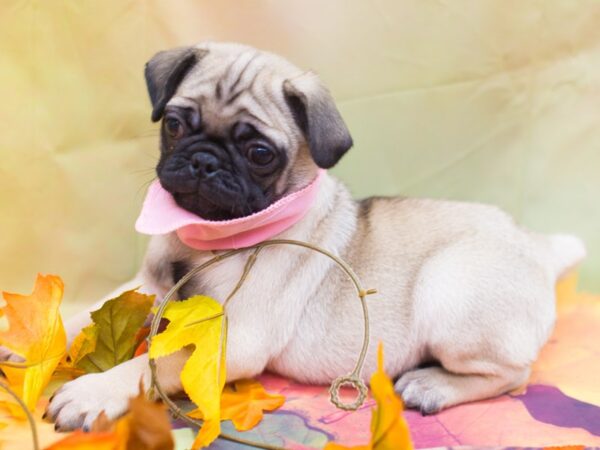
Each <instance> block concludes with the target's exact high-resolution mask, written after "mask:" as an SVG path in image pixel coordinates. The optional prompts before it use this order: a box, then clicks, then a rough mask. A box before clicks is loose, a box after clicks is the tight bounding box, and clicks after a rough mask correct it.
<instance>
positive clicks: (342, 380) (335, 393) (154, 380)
mask: <svg viewBox="0 0 600 450" xmlns="http://www.w3.org/2000/svg"><path fill="white" fill-rule="evenodd" d="M276 245H295V246H298V247H304V248H307V249H309V250H313V251H316V252H318V253H320V254H322V255H324V256H327V257H328V258H329V259H331V260H332V261H334V262H335V263H336V264H337V265H338V266H339V267H340V268H341V269H342V270H343V271H344V272H345V273H346V275H348V278H349V279H350V281H351V282H352V284H353V285H354V287H355V288H356V293H357V296H358V298H359V300H360V302H361V306H362V312H363V318H364V333H363V343H362V347H361V351H360V354H359V357H358V359H357V361H356V365H355V366H354V369H353V370H352V372H351V373H349V374H348V375H343V376H341V377H338V378H336V379H335V380H334V381H333V382H332V384H331V386H330V388H329V393H330V401H331V402H332V403H333V404H334V405H335V406H336V407H338V408H340V409H343V410H345V411H354V410H356V409H358V408H359V407H360V406H361V405H362V404H363V403H364V401H365V399H366V396H367V387H366V385H365V383H364V382H363V381H362V379H361V372H362V368H363V365H364V361H365V357H366V355H367V350H368V348H369V311H368V308H367V302H366V296H367V295H371V294H375V293H376V292H377V291H376V290H375V289H367V290H365V289H363V287H362V285H361V283H360V280H359V279H358V277H357V275H356V274H355V273H354V271H353V270H352V268H351V267H350V266H349V265H348V264H347V263H346V262H345V261H344V260H342V259H341V258H339V257H338V256H336V255H334V254H332V253H331V252H329V251H327V250H325V249H322V248H320V247H318V246H316V245H313V244H310V243H308V242H303V241H297V240H292V239H273V240H269V241H264V242H261V243H260V244H257V245H254V246H252V247H247V248H241V249H236V250H228V251H226V252H225V253H221V254H219V255H216V256H215V257H214V258H211V259H210V260H208V261H206V262H204V263H203V264H200V265H199V266H196V267H194V268H193V269H192V270H190V271H189V272H188V273H186V274H185V275H184V276H183V277H182V278H181V279H180V280H179V281H178V282H177V283H175V285H174V286H173V287H172V288H171V289H170V290H169V291H168V292H167V294H166V295H165V296H164V298H163V299H162V301H161V302H160V304H159V306H158V308H157V310H156V313H155V315H154V317H153V319H152V323H151V325H150V333H149V334H148V338H147V339H148V345H150V343H151V341H152V338H153V337H154V336H155V335H156V334H157V333H158V328H159V324H160V320H161V318H162V317H163V314H164V311H165V309H166V307H167V304H168V303H169V301H171V299H172V298H173V296H174V295H175V293H176V292H177V291H178V290H179V288H181V287H182V286H183V285H184V284H185V283H187V282H188V281H189V280H190V279H191V278H193V277H194V276H196V275H197V274H198V273H200V272H201V271H203V270H205V269H207V268H208V267H210V266H212V265H213V264H216V263H217V262H220V261H223V260H225V259H227V258H230V257H232V256H235V255H237V254H239V253H242V252H246V251H249V250H254V252H253V253H251V254H250V256H249V257H248V260H247V262H246V266H245V267H244V272H243V273H242V276H241V277H240V280H239V282H238V283H237V285H236V286H235V287H234V289H233V290H232V292H231V293H230V294H229V296H228V297H227V300H226V301H225V303H224V306H225V305H226V303H227V302H228V301H229V300H230V299H231V298H232V297H233V296H234V295H235V294H236V293H237V291H238V289H239V288H240V287H241V285H242V284H243V282H244V280H245V278H246V275H247V274H248V272H249V271H250V269H251V268H252V266H253V265H254V262H255V260H256V258H257V256H258V254H259V252H260V251H261V250H262V249H263V248H266V247H272V246H276ZM224 309H225V308H224ZM226 317H227V316H226V311H225V318H226ZM149 365H150V373H151V392H153V391H156V393H157V394H158V396H159V397H160V398H161V399H162V400H163V401H164V403H165V404H166V405H167V406H168V407H169V409H170V411H171V413H172V414H173V415H174V416H175V417H177V418H180V419H182V420H183V421H185V422H186V423H188V424H189V425H192V426H194V427H200V426H202V421H199V420H196V419H193V418H191V417H189V416H187V415H186V414H185V413H184V412H183V411H181V409H180V408H179V407H178V406H177V405H176V404H175V402H173V401H172V400H171V399H170V398H169V396H168V395H167V394H166V393H165V392H164V391H163V389H162V388H161V386H160V384H159V383H158V377H157V368H156V361H155V360H154V359H150V360H149ZM348 384H349V385H351V386H353V387H354V388H355V389H356V390H357V391H358V396H357V398H356V399H355V401H354V402H351V403H344V402H342V401H341V400H340V398H339V390H340V388H341V387H342V386H343V385H348ZM220 437H221V438H223V439H227V440H231V441H235V442H238V443H245V444H248V445H253V446H256V447H260V448H265V449H279V447H277V446H271V445H268V444H259V443H255V442H252V441H246V440H244V439H240V438H238V437H235V436H230V435H227V434H224V433H222V434H221V435H220Z"/></svg>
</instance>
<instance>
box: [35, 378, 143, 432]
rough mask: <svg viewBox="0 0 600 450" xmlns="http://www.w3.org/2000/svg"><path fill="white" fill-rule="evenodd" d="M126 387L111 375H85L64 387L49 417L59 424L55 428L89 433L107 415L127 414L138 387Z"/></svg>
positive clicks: (48, 411)
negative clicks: (87, 431) (93, 425)
mask: <svg viewBox="0 0 600 450" xmlns="http://www.w3.org/2000/svg"><path fill="white" fill-rule="evenodd" d="M133 385H134V386H133V388H132V387H131V386H126V385H124V384H123V382H122V381H121V380H118V379H115V378H114V377H112V376H111V373H110V371H109V372H104V373H93V374H89V375H84V376H82V377H80V378H77V379H76V380H73V381H70V382H68V383H66V384H65V385H64V386H62V387H61V388H60V389H59V390H58V391H56V393H55V394H54V395H53V396H52V398H51V399H50V404H49V405H48V409H47V410H46V414H45V417H48V418H49V419H50V420H53V421H54V422H55V425H54V428H55V429H56V430H59V431H68V430H73V429H75V428H83V429H84V430H89V429H90V428H91V426H92V424H93V423H94V420H96V418H97V417H98V415H99V414H100V412H102V411H104V412H105V414H106V415H107V416H108V418H109V419H114V418H117V417H119V416H120V415H122V414H123V413H125V412H126V411H127V406H128V403H129V398H130V397H131V396H133V395H135V394H136V392H135V391H136V389H138V386H137V385H136V384H135V383H133Z"/></svg>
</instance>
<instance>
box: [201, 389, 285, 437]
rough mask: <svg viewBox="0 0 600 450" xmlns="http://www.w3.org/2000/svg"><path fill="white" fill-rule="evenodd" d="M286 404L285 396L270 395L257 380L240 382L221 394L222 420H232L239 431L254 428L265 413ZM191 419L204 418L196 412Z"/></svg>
mask: <svg viewBox="0 0 600 450" xmlns="http://www.w3.org/2000/svg"><path fill="white" fill-rule="evenodd" d="M284 402H285V397H284V396H283V395H275V394H269V393H268V392H266V391H265V388H264V387H263V386H262V385H261V384H260V383H259V382H258V381H256V380H239V381H236V382H234V383H233V384H231V385H227V386H225V389H224V390H223V393H222V394H221V420H231V421H232V422H233V425H234V426H235V429H236V430H238V431H248V430H250V429H252V428H254V427H255V426H256V425H257V424H258V423H259V422H260V421H261V420H262V418H263V411H273V410H275V409H277V408H279V407H280V406H281V405H283V403H284ZM189 415H190V416H191V417H196V418H200V419H201V418H202V413H201V412H200V411H199V410H195V411H192V412H190V413H189Z"/></svg>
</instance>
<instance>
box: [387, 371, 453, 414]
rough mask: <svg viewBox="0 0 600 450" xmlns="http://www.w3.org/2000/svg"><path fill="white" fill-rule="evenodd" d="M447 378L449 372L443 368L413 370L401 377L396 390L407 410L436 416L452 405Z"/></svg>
mask: <svg viewBox="0 0 600 450" xmlns="http://www.w3.org/2000/svg"><path fill="white" fill-rule="evenodd" d="M446 378H447V372H446V371H445V370H444V369H442V368H441V367H428V368H426V369H417V370H412V371H410V372H406V373H405V374H404V375H402V376H401V377H400V379H399V380H398V381H397V382H396V386H395V389H396V392H398V393H399V394H400V395H401V396H402V400H403V401H404V404H405V405H406V407H407V408H414V409H418V410H419V411H421V414H423V415H429V414H435V413H437V412H439V411H440V410H442V409H444V408H445V407H447V406H449V403H450V399H449V396H450V394H451V393H450V392H448V391H449V389H450V386H448V383H447V379H446Z"/></svg>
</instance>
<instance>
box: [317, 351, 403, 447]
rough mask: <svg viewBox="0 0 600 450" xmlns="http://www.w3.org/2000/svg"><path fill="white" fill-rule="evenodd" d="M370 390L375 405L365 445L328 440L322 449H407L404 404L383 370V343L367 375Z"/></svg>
mask: <svg viewBox="0 0 600 450" xmlns="http://www.w3.org/2000/svg"><path fill="white" fill-rule="evenodd" d="M371 394H372V395H373V398H374V399H375V401H376V403H377V406H376V407H375V408H374V409H373V413H372V416H371V442H370V443H369V444H368V445H361V446H356V447H345V446H343V445H340V444H336V443H335V442H329V443H328V444H327V445H326V446H325V448H324V450H411V449H412V448H413V447H412V443H411V440H410V433H409V430H408V424H407V423H406V419H404V416H403V415H402V412H403V410H404V405H403V404H402V400H401V399H400V397H398V395H397V394H396V392H395V391H394V385H393V383H392V381H391V380H390V378H389V377H388V376H387V375H386V373H385V372H384V370H383V345H382V344H381V343H380V344H379V347H378V349H377V371H375V373H374V374H373V375H372V376H371Z"/></svg>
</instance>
